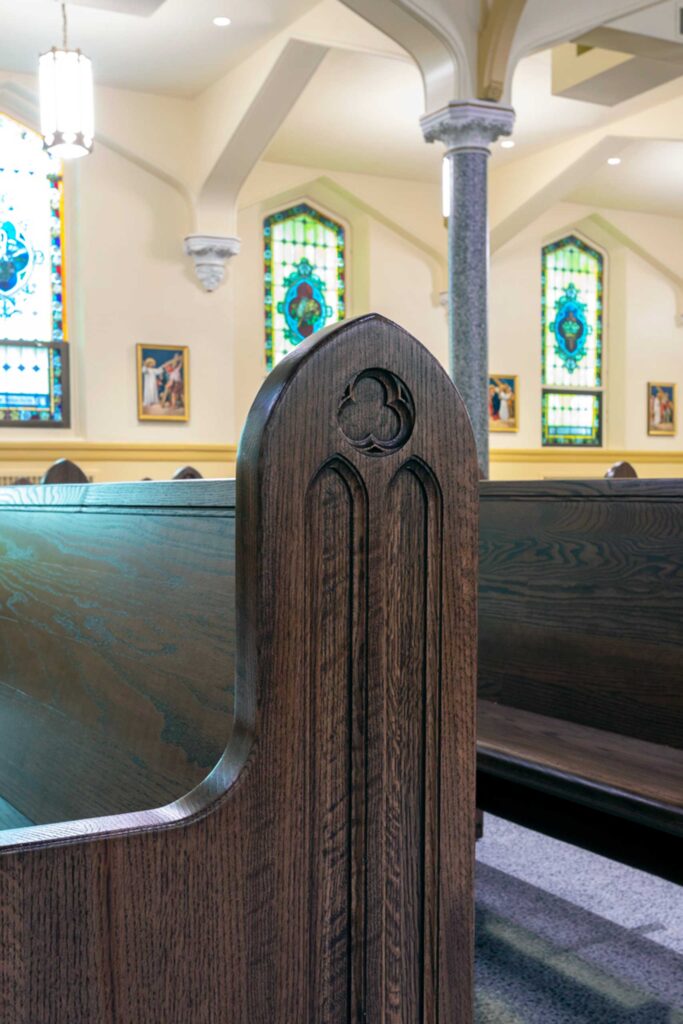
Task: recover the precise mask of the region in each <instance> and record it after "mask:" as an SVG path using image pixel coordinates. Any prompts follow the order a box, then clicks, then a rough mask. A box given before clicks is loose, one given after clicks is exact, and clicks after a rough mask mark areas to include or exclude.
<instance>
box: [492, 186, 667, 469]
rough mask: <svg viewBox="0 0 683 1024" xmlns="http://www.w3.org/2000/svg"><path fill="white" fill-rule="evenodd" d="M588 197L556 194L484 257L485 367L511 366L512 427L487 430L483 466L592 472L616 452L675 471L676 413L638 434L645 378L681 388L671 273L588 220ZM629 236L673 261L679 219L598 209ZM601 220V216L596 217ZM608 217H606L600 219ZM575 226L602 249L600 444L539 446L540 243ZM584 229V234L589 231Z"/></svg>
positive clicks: (642, 426) (640, 464)
mask: <svg viewBox="0 0 683 1024" xmlns="http://www.w3.org/2000/svg"><path fill="white" fill-rule="evenodd" d="M595 212H596V211H594V210H592V209H591V208H588V207H583V206H576V205H574V204H569V203H562V204H558V205H557V206H555V207H553V208H552V209H551V210H549V211H548V212H547V213H546V214H545V215H544V216H543V217H541V218H539V219H538V220H537V221H535V222H534V224H532V225H531V226H530V227H529V228H527V229H526V230H525V231H524V232H522V233H521V234H520V236H519V237H518V238H516V239H515V240H514V241H512V242H509V243H508V244H507V245H506V246H504V247H503V248H502V249H501V250H499V251H498V252H497V253H496V254H495V255H494V257H493V260H492V266H491V292H490V327H491V332H490V367H491V371H492V372H496V373H516V374H518V375H519V392H520V400H519V412H520V429H519V431H518V432H517V433H515V434H493V435H492V436H491V448H492V476H494V477H495V478H498V479H501V478H504V477H510V478H520V477H530V478H534V477H544V476H547V477H559V476H563V475H571V476H580V475H582V473H585V474H586V475H590V476H600V475H602V473H603V472H604V471H605V470H606V469H607V468H608V466H609V465H610V464H611V463H612V462H614V461H618V460H620V459H623V458H626V459H628V460H629V461H632V462H633V463H634V465H636V468H637V469H638V471H639V473H640V474H641V475H643V476H680V475H681V472H682V471H683V454H682V451H681V449H682V448H683V444H682V439H683V423H680V422H679V428H678V435H677V436H675V437H650V436H648V434H647V421H646V408H647V406H646V391H647V382H648V381H651V380H652V381H654V380H660V381H673V382H676V383H678V385H679V387H680V388H681V389H683V327H679V326H677V323H676V313H677V312H678V309H677V293H676V289H675V287H674V285H673V284H672V282H671V280H669V279H668V278H667V277H665V276H664V275H663V273H661V272H660V271H658V270H656V269H655V268H653V266H651V265H650V264H649V263H648V261H647V260H646V259H644V258H643V257H642V256H641V255H638V254H636V253H635V252H633V251H632V250H631V249H630V248H629V247H628V246H627V245H625V244H622V242H621V241H619V240H617V239H613V238H611V237H610V235H609V233H608V231H607V230H605V229H604V228H599V227H598V226H597V225H596V226H594V227H593V228H592V226H591V220H590V218H591V215H592V214H594V213H595ZM597 212H599V213H600V215H601V218H602V219H603V220H604V221H609V222H611V224H613V225H614V226H615V227H616V228H618V229H619V231H622V232H627V233H629V235H630V237H631V238H632V239H633V241H634V243H636V244H637V245H639V246H644V247H647V249H648V250H649V251H650V252H651V253H652V254H653V255H656V257H657V258H658V259H659V260H660V261H661V262H663V263H666V264H670V265H671V266H672V267H673V268H674V269H676V270H677V269H678V265H680V259H681V258H680V251H681V242H683V222H681V221H680V220H677V219H676V218H663V217H658V216H648V215H646V214H636V215H633V214H627V213H621V212H620V211H597ZM601 222H602V221H601ZM608 227H609V224H608ZM572 228H574V229H578V230H579V231H580V233H582V234H584V235H586V236H587V237H589V238H591V239H592V240H593V241H594V242H595V243H596V244H598V245H599V246H601V247H602V248H604V249H605V250H606V253H607V305H606V326H605V369H606V373H605V378H606V391H605V445H604V448H603V450H593V451H591V452H583V453H581V454H580V455H579V454H577V453H576V452H572V451H571V450H570V451H551V450H546V451H540V450H539V446H540V433H541V425H540V424H541V375H540V346H541V337H540V322H539V310H540V301H541V292H540V288H541V284H540V250H541V247H542V245H543V244H544V243H545V242H547V241H549V240H550V239H552V238H553V237H558V236H559V235H561V234H563V233H565V232H566V231H569V230H571V229H572ZM591 230H592V234H591ZM534 449H535V451H534Z"/></svg>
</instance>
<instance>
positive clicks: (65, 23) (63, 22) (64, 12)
mask: <svg viewBox="0 0 683 1024" xmlns="http://www.w3.org/2000/svg"><path fill="white" fill-rule="evenodd" d="M62 33H63V36H64V49H65V50H68V49H69V47H68V39H67V21H66V0H62Z"/></svg>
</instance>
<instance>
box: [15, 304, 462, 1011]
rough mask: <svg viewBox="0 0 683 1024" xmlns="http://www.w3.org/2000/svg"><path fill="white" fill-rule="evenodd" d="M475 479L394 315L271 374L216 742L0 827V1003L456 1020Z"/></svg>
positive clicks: (240, 497)
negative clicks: (199, 775)
mask: <svg viewBox="0 0 683 1024" xmlns="http://www.w3.org/2000/svg"><path fill="white" fill-rule="evenodd" d="M477 478H478V471H477V462H476V457H475V452H474V446H473V441H472V435H471V430H470V425H469V422H468V419H467V415H466V412H465V409H464V406H463V404H462V401H461V400H460V398H459V396H458V395H457V393H456V391H455V390H454V388H453V386H452V385H451V383H450V381H449V380H448V378H447V376H446V374H445V373H444V372H443V370H442V369H441V368H440V366H439V365H438V364H437V363H436V361H435V360H434V359H433V358H432V357H431V356H430V355H429V354H428V353H427V351H426V350H425V349H424V348H422V347H421V346H420V345H419V344H418V343H417V342H415V341H414V340H413V339H412V338H411V337H410V336H409V335H407V334H406V333H405V332H404V331H402V330H401V329H400V328H398V327H396V326H395V325H394V324H391V323H389V322H388V321H386V320H384V319H382V318H380V317H377V316H368V317H364V318H361V319H359V320H356V321H352V322H349V323H347V324H342V325H339V326H335V327H333V328H331V329H328V330H327V331H325V332H323V333H322V334H321V335H318V337H317V339H316V340H313V341H312V342H309V343H305V344H303V345H302V346H301V347H300V348H299V349H298V350H297V351H296V353H295V354H293V355H292V356H290V357H289V358H288V359H286V360H284V361H283V362H282V363H281V364H280V365H279V366H278V367H276V369H275V370H274V371H273V372H272V373H271V374H270V376H269V377H268V379H267V381H266V383H265V384H264V386H263V388H262V389H261V392H260V393H259V395H258V397H257V399H256V401H255V403H254V406H253V408H252V411H251V413H250V415H249V419H248V421H247V425H246V428H245V432H244V436H243V438H242V442H241V446H240V453H239V461H238V475H237V517H238V521H237V573H238V578H237V636H238V651H237V673H236V718H235V723H234V728H233V732H232V735H231V737H230V738H229V742H228V744H227V749H226V752H225V754H224V756H223V759H222V760H221V762H220V764H219V765H218V766H217V767H216V769H215V770H214V771H213V773H212V774H211V775H210V776H209V778H207V779H206V780H205V782H203V783H202V784H201V785H200V786H199V787H198V788H197V789H196V790H194V791H193V792H192V793H190V794H189V795H188V796H187V797H185V798H183V799H182V800H179V801H177V802H176V803H173V804H171V805H168V806H167V807H164V808H160V809H157V810H154V811H146V812H140V813H138V814H126V815H120V816H117V817H110V818H98V819H93V820H89V821H81V822H71V823H67V824H62V825H55V826H42V827H35V828H30V829H25V830H17V831H14V832H5V833H3V834H1V839H0V842H1V843H2V850H1V851H0V900H1V919H0V941H1V945H2V961H1V969H0V1020H1V1021H2V1022H7V1024H10V1022H11V1024H359V1022H367V1024H437V1022H440V1024H470V1022H471V1019H472V1018H471V1013H472V1011H471V1002H472V991H471V984H472V956H473V930H472V920H473V853H474V750H475V737H474V710H473V709H474V693H475V652H476V561H477V488H478V481H477Z"/></svg>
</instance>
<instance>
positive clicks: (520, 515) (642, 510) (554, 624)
mask: <svg viewBox="0 0 683 1024" xmlns="http://www.w3.org/2000/svg"><path fill="white" fill-rule="evenodd" d="M481 497H482V503H481V550H480V669H479V693H480V696H481V697H483V698H485V699H486V700H492V701H497V702H500V703H502V704H506V705H509V706H512V707H517V708H520V709H522V710H526V711H532V712H536V713H538V714H543V715H547V716H550V717H555V718H558V719H564V720H567V721H570V722H575V723H578V724H582V725H586V726H591V727H594V728H599V729H604V730H607V731H611V732H614V733H619V734H622V735H625V736H631V737H634V738H636V739H641V740H645V741H649V742H652V743H662V744H664V745H666V746H670V747H675V748H677V749H681V748H683V557H682V556H683V481H681V480H659V481H655V480H599V481H598V480H596V481H583V482H582V481H578V482H559V483H552V482H547V481H544V482H539V483H533V482H527V483H511V484H501V483H494V484H491V483H482V484H481Z"/></svg>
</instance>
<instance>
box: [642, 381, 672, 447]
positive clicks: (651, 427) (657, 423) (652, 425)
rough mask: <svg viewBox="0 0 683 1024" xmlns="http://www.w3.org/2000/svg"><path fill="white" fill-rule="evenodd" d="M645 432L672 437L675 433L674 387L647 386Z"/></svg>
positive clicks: (654, 384)
mask: <svg viewBox="0 0 683 1024" xmlns="http://www.w3.org/2000/svg"><path fill="white" fill-rule="evenodd" d="M647 432H648V434H656V435H659V436H667V435H668V436H669V437H673V435H674V434H675V433H676V385H675V384H657V383H652V382H650V383H649V384H648V386H647Z"/></svg>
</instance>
